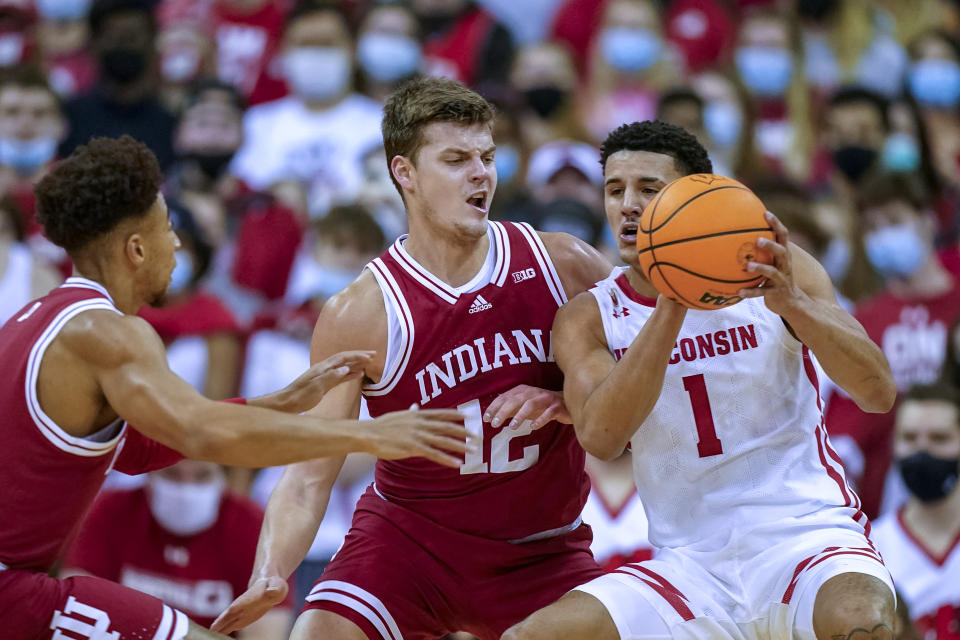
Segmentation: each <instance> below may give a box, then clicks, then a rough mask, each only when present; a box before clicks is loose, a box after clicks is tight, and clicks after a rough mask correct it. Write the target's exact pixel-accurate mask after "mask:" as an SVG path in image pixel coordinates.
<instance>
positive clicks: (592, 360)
mask: <svg viewBox="0 0 960 640" xmlns="http://www.w3.org/2000/svg"><path fill="white" fill-rule="evenodd" d="M685 315H686V309H685V308H684V307H682V306H680V305H679V304H677V303H675V302H672V301H670V300H667V299H666V298H664V297H663V296H660V298H659V299H658V300H657V307H656V309H654V311H653V313H652V314H651V315H650V318H649V319H648V320H647V322H646V324H645V325H644V327H643V329H641V331H640V333H639V334H638V335H637V337H636V338H635V339H634V341H633V342H632V343H631V344H630V347H629V348H628V349H627V351H626V352H625V353H624V354H623V357H622V358H621V359H620V361H619V362H617V361H615V360H614V358H613V355H612V354H611V353H610V350H609V349H608V347H607V344H606V340H605V338H604V335H603V326H602V321H601V318H600V310H599V308H598V307H597V303H596V300H595V299H594V297H593V296H592V295H591V294H589V293H582V294H580V295H579V296H577V297H576V298H574V299H573V300H571V301H570V302H568V303H567V304H566V305H565V306H564V307H563V308H561V309H560V311H559V312H558V313H557V317H556V320H554V323H553V344H554V355H555V356H556V358H557V364H558V365H559V366H560V369H562V370H563V374H564V385H563V394H564V398H565V400H566V403H567V408H568V409H569V410H570V414H571V416H572V417H573V425H574V429H575V430H576V432H577V438H578V439H579V440H580V444H581V445H583V448H584V449H586V450H587V451H588V452H589V453H591V454H592V455H594V456H596V457H598V458H600V459H603V460H612V459H613V458H615V457H617V456H618V455H620V454H621V453H622V452H623V450H624V448H626V446H627V443H628V442H629V441H630V438H631V437H633V434H634V433H635V432H636V430H637V428H638V427H640V425H641V424H643V421H644V420H646V418H647V416H648V415H649V414H650V412H651V411H652V410H653V407H654V405H655V404H656V403H657V399H658V398H659V397H660V389H661V388H662V387H663V378H664V375H665V374H666V370H667V361H668V360H669V359H670V352H671V351H672V349H673V345H674V343H675V342H676V339H677V335H678V334H679V332H680V327H681V326H682V325H683V319H684V317H685Z"/></svg>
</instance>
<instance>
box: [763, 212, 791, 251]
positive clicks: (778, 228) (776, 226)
mask: <svg viewBox="0 0 960 640" xmlns="http://www.w3.org/2000/svg"><path fill="white" fill-rule="evenodd" d="M764 218H766V220H767V224H769V225H770V228H771V229H773V237H774V238H776V240H777V242H778V243H780V244H782V245H783V246H787V242H788V241H789V232H788V231H787V227H786V226H785V225H784V224H783V223H782V222H780V219H779V218H777V216H775V215H773V214H772V213H771V212H769V211H767V212H766V213H765V214H764Z"/></svg>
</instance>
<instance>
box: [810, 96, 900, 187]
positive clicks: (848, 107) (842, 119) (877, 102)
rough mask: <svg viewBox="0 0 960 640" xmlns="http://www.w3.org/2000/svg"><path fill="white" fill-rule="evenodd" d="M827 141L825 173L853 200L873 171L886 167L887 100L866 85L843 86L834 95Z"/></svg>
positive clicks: (825, 135)
mask: <svg viewBox="0 0 960 640" xmlns="http://www.w3.org/2000/svg"><path fill="white" fill-rule="evenodd" d="M824 120H825V128H824V132H823V144H824V147H825V148H826V151H827V153H828V154H829V159H827V162H826V163H825V165H826V166H825V167H824V169H822V170H821V173H823V172H827V173H828V175H827V178H826V180H827V181H828V183H829V186H830V189H831V190H832V191H833V192H834V193H835V194H836V195H837V196H838V197H839V198H840V199H842V200H844V201H847V202H849V201H851V200H852V199H853V197H854V194H855V193H856V192H857V189H858V188H859V186H860V185H861V184H863V182H864V181H865V180H866V179H867V178H868V177H869V176H870V174H871V172H876V171H880V170H882V169H884V167H883V166H882V164H881V160H882V153H883V150H884V145H885V144H886V140H887V136H888V135H889V134H890V117H889V113H888V103H887V100H886V99H885V98H884V97H883V96H881V95H880V94H878V93H876V92H873V91H870V90H868V89H864V88H862V87H843V88H841V89H838V90H837V91H835V92H834V93H833V95H831V96H830V98H829V101H828V103H827V108H826V113H825V118H824Z"/></svg>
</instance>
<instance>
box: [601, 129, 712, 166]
mask: <svg viewBox="0 0 960 640" xmlns="http://www.w3.org/2000/svg"><path fill="white" fill-rule="evenodd" d="M617 151H649V152H651V153H662V154H664V155H668V156H672V157H673V159H674V162H675V163H676V165H677V170H678V171H680V173H682V174H683V175H690V174H692V173H713V163H711V162H710V158H709V156H707V150H706V149H704V148H703V145H701V144H700V143H699V142H697V139H696V138H695V137H694V136H693V134H692V133H688V132H687V131H686V130H684V129H683V128H682V127H678V126H676V125H672V124H667V123H666V122H661V121H660V120H644V121H643V122H632V123H630V124H624V125H621V126H619V127H617V128H616V129H614V130H613V131H611V132H610V133H609V134H608V135H607V139H606V140H604V141H603V144H601V145H600V164H601V166H603V168H604V169H606V167H607V158H609V157H610V156H612V155H613V154H615V153H616V152H617Z"/></svg>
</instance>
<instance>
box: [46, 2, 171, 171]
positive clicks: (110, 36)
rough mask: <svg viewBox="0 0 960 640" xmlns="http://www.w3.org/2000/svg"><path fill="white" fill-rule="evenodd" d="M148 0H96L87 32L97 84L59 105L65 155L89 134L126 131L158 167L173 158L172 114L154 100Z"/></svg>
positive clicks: (153, 34) (152, 30)
mask: <svg viewBox="0 0 960 640" xmlns="http://www.w3.org/2000/svg"><path fill="white" fill-rule="evenodd" d="M152 7H153V3H152V2H151V1H150V0H96V2H94V4H93V7H92V8H91V10H90V33H91V38H92V45H93V50H94V54H95V56H96V58H97V63H98V67H99V75H100V80H99V82H98V84H97V85H96V86H95V87H94V88H92V89H91V90H90V91H88V92H87V93H85V94H82V95H80V96H78V97H76V98H74V99H72V100H70V101H69V102H67V103H66V105H65V112H66V116H67V121H68V135H67V138H66V139H65V140H64V141H63V143H62V144H61V145H60V153H61V154H62V155H67V154H69V153H70V152H71V151H73V149H74V148H76V147H77V146H78V145H81V144H85V143H86V142H87V141H88V140H89V139H90V138H91V137H93V136H108V137H117V136H120V135H123V134H129V135H130V136H132V137H133V138H135V139H137V140H140V141H141V142H143V143H145V144H146V145H147V146H148V147H149V148H150V150H151V151H153V153H154V154H155V155H156V156H157V161H158V162H159V163H160V167H161V169H166V168H167V167H168V166H170V164H171V163H172V162H173V158H174V153H173V146H172V144H171V141H172V139H173V128H174V125H175V119H174V116H173V114H172V113H170V112H169V111H167V109H166V107H164V106H163V104H162V103H161V102H160V99H159V97H158V94H157V88H158V86H159V84H158V82H157V77H156V69H155V58H156V55H155V53H156V44H155V38H156V34H157V25H156V21H155V20H154V17H153V8H152Z"/></svg>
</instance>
